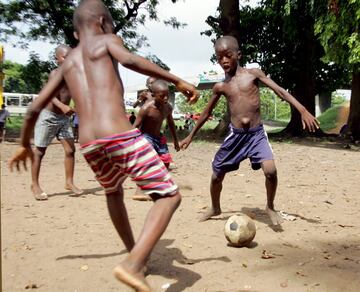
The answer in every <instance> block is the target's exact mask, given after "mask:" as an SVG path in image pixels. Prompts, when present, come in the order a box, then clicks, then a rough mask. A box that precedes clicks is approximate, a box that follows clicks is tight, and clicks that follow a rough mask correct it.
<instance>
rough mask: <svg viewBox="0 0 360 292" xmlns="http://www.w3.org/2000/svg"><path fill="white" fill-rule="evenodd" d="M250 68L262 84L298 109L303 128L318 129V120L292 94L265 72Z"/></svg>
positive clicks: (312, 130)
mask: <svg viewBox="0 0 360 292" xmlns="http://www.w3.org/2000/svg"><path fill="white" fill-rule="evenodd" d="M252 70H253V73H254V74H255V75H256V77H258V78H259V80H260V81H261V82H262V83H263V84H264V85H266V86H268V87H269V88H271V89H272V90H273V91H274V92H275V93H276V95H277V96H279V97H280V98H281V99H282V100H285V101H287V102H288V103H290V104H291V105H292V106H294V107H295V108H296V109H297V110H298V111H299V113H300V114H301V120H302V124H303V129H305V128H306V127H307V128H308V129H309V131H310V132H315V131H316V129H319V125H320V122H319V121H318V120H317V119H316V118H315V117H314V116H313V115H312V114H310V113H309V112H308V110H307V109H306V108H305V107H304V106H303V105H302V104H301V103H300V102H298V101H297V99H296V98H295V97H294V96H292V95H291V94H290V93H289V92H287V91H286V90H285V89H284V88H282V87H281V86H279V85H278V84H277V83H276V82H275V81H273V80H272V79H270V78H269V77H267V76H266V75H265V73H264V72H263V71H261V70H260V69H252Z"/></svg>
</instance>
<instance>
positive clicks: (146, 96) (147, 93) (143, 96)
mask: <svg viewBox="0 0 360 292" xmlns="http://www.w3.org/2000/svg"><path fill="white" fill-rule="evenodd" d="M155 80H156V78H154V77H149V78H147V79H146V87H147V89H146V90H144V91H142V92H141V93H140V94H139V97H138V99H137V100H136V101H135V102H134V104H133V108H136V107H137V106H140V107H142V106H143V105H144V104H145V102H147V101H150V100H151V99H152V95H151V86H152V84H153V83H154V81H155Z"/></svg>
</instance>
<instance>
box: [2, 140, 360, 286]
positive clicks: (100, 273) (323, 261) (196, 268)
mask: <svg viewBox="0 0 360 292" xmlns="http://www.w3.org/2000/svg"><path fill="white" fill-rule="evenodd" d="M272 145H273V148H274V152H275V155H276V162H277V167H278V175H279V187H278V195H277V200H276V203H277V204H276V206H277V208H278V209H280V210H284V211H286V212H288V213H289V214H293V215H294V216H295V218H296V220H295V221H285V222H284V224H283V225H282V228H281V229H280V230H273V228H271V226H270V225H269V220H268V218H267V216H266V215H265V213H264V211H263V207H264V206H265V188H264V177H263V175H262V172H261V170H260V171H253V170H251V168H250V166H249V162H248V161H245V162H244V163H243V164H242V165H241V167H240V169H239V170H238V171H236V172H233V173H230V174H229V175H228V176H227V177H226V179H225V182H224V188H223V196H222V208H223V211H224V213H223V215H221V216H219V217H218V218H216V219H214V220H210V221H207V222H203V223H199V222H198V217H199V215H200V214H199V213H200V212H202V211H203V210H204V208H205V207H206V206H207V205H208V203H209V194H208V185H209V178H210V175H211V168H210V162H211V160H212V158H213V155H214V153H215V151H216V150H217V148H218V144H215V143H194V144H192V145H191V146H190V148H189V150H188V151H187V152H180V153H176V154H174V159H175V161H176V164H175V165H174V169H173V171H172V173H173V176H174V178H175V180H176V181H177V183H178V184H179V186H180V187H181V192H182V195H183V201H182V204H181V206H180V208H179V209H178V211H177V212H176V214H175V215H174V217H173V220H172V222H171V223H170V226H169V227H168V229H167V231H166V233H165V234H164V235H163V237H162V239H161V240H160V242H159V243H158V245H157V247H156V249H155V250H154V252H153V254H152V257H151V259H150V262H149V268H150V275H149V276H148V277H147V279H148V281H149V282H150V284H151V285H152V286H153V287H154V291H168V292H170V291H172V292H174V291H211V292H215V291H226V292H235V291H344V292H345V291H346V292H349V291H360V223H359V222H360V213H359V209H360V196H359V182H360V164H359V157H360V152H359V151H352V150H348V149H343V148H342V147H339V146H337V145H334V144H332V143H325V142H321V143H320V142H314V143H313V144H309V143H307V142H301V141H300V142H293V143H278V142H273V143H272ZM16 146H17V145H15V144H12V143H5V144H2V145H1V146H0V147H1V162H2V166H1V171H2V173H1V213H2V214H1V227H2V261H3V291H8V292H13V291H23V290H25V289H26V288H33V289H37V291H51V292H55V291H73V292H75V291H77V292H80V291H84V292H85V291H86V292H87V291H94V292H95V291H96V292H98V291H130V290H129V289H128V288H126V287H125V286H124V285H122V284H121V283H119V282H118V281H117V280H116V279H115V278H114V277H113V275H112V270H113V268H114V267H115V266H116V264H117V263H119V262H120V261H121V260H122V259H123V258H124V257H125V254H126V252H125V250H124V246H123V244H122V242H121V241H120V239H119V238H118V236H117V234H116V232H115V229H114V228H113V226H112V224H111V221H110V219H109V216H108V213H107V209H106V204H105V197H104V195H103V191H102V190H101V188H99V186H98V184H97V182H96V181H95V180H94V177H93V174H92V172H91V171H90V169H89V168H88V167H87V165H86V163H85V161H84V159H83V158H82V157H81V155H80V153H79V152H77V158H76V162H77V164H76V182H77V184H78V185H79V186H81V187H82V188H84V189H85V190H86V194H85V195H83V196H81V197H78V198H73V197H69V192H68V191H65V190H64V189H63V185H64V179H63V172H64V171H63V165H62V160H63V154H62V149H61V146H60V145H59V144H53V145H51V146H50V147H49V149H48V153H47V155H46V157H45V158H44V163H43V168H42V172H41V181H42V186H43V189H44V190H45V191H46V192H48V193H49V194H50V198H49V200H48V201H43V202H38V201H35V200H34V199H33V197H32V195H31V193H30V191H29V183H30V173H28V172H27V173H26V172H23V173H21V174H11V173H9V171H8V170H7V169H6V164H5V163H6V161H7V159H8V158H9V156H10V155H11V153H13V152H14V150H15V149H16ZM171 151H172V152H173V148H171ZM133 192H134V183H133V182H131V181H127V182H126V183H125V196H126V203H127V206H128V212H129V216H130V218H131V222H132V224H133V228H134V233H135V234H136V235H137V234H139V232H140V228H141V227H142V223H143V221H144V217H145V215H146V213H147V211H148V210H149V208H150V206H151V204H152V203H151V202H135V201H132V200H131V195H132V193H133ZM239 212H243V213H246V214H248V215H250V216H251V217H253V218H254V220H255V223H256V226H257V234H256V236H255V239H254V241H253V243H252V245H251V246H250V247H249V248H232V247H229V246H227V242H226V239H225V237H224V234H223V228H224V224H225V222H226V219H227V218H228V217H229V216H230V215H233V214H237V213H239ZM264 253H265V254H267V255H270V257H271V256H272V257H271V258H268V259H264V258H262V255H263V254H264Z"/></svg>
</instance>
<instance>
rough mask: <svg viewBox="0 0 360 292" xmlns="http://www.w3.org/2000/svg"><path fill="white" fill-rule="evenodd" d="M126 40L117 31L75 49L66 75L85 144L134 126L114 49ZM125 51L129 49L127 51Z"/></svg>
mask: <svg viewBox="0 0 360 292" xmlns="http://www.w3.org/2000/svg"><path fill="white" fill-rule="evenodd" d="M114 46H119V48H118V49H117V51H120V52H121V48H123V43H122V41H121V39H120V38H118V37H116V36H115V35H113V34H105V35H98V36H93V37H91V38H87V39H86V41H84V42H80V44H79V45H78V46H77V47H76V48H75V49H73V50H72V52H71V53H70V54H69V56H68V57H67V59H66V61H65V63H64V64H63V68H62V69H63V70H62V74H63V76H64V79H65V82H66V84H67V86H68V88H69V91H70V93H71V95H72V96H73V97H74V100H75V103H76V111H77V113H78V114H79V116H80V117H81V121H82V122H81V123H80V129H79V132H80V133H81V137H80V141H81V143H87V142H89V141H92V140H95V139H97V138H100V137H104V136H108V135H112V134H116V133H121V132H124V131H127V130H129V129H131V128H132V127H131V124H130V123H129V121H128V119H127V118H126V112H125V105H124V100H123V93H124V87H123V84H122V81H121V78H120V75H119V72H118V68H117V62H114V60H113V58H112V56H111V55H110V50H111V48H112V47H114ZM124 53H125V52H124Z"/></svg>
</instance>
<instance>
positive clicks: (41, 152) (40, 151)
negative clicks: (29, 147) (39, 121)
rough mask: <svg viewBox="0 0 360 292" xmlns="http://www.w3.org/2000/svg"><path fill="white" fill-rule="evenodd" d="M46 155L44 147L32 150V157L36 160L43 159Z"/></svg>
mask: <svg viewBox="0 0 360 292" xmlns="http://www.w3.org/2000/svg"><path fill="white" fill-rule="evenodd" d="M45 153H46V148H45V147H36V148H35V149H34V156H36V157H38V158H40V159H41V158H43V157H44V155H45Z"/></svg>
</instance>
